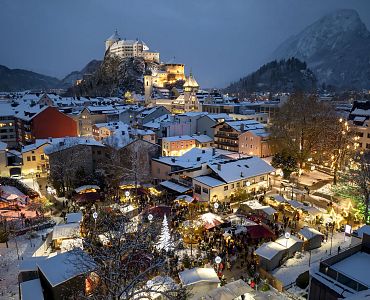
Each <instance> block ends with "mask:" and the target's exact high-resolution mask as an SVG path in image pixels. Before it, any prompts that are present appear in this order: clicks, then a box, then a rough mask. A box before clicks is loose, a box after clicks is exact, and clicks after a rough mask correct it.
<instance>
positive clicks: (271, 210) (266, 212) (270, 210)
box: [260, 206, 276, 216]
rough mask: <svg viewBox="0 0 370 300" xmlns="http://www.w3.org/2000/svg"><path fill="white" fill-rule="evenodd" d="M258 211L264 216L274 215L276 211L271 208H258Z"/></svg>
mask: <svg viewBox="0 0 370 300" xmlns="http://www.w3.org/2000/svg"><path fill="white" fill-rule="evenodd" d="M260 210H262V211H263V212H264V213H265V214H266V215H269V216H271V215H273V214H275V213H276V210H275V209H274V208H272V207H271V206H263V207H261V208H260Z"/></svg>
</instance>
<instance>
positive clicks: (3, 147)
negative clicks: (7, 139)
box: [0, 142, 8, 151]
mask: <svg viewBox="0 0 370 300" xmlns="http://www.w3.org/2000/svg"><path fill="white" fill-rule="evenodd" d="M7 148H8V145H7V144H6V143H3V142H0V151H5V150H6V149H7Z"/></svg>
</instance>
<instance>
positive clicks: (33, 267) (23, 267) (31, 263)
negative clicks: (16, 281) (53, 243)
mask: <svg viewBox="0 0 370 300" xmlns="http://www.w3.org/2000/svg"><path fill="white" fill-rule="evenodd" d="M47 258H48V257H47V256H35V257H34V256H32V257H28V258H27V259H25V260H22V261H21V262H20V263H19V272H29V271H37V262H39V261H41V260H45V259H47Z"/></svg>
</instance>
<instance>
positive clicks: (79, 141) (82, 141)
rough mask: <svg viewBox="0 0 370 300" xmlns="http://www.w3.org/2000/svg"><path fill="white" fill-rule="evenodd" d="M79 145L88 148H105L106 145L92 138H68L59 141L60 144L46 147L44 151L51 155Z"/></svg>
mask: <svg viewBox="0 0 370 300" xmlns="http://www.w3.org/2000/svg"><path fill="white" fill-rule="evenodd" d="M77 145H86V146H98V147H104V145H103V144H102V143H100V142H98V141H96V140H95V139H92V138H82V137H67V138H62V139H60V140H59V142H58V143H56V144H52V145H49V146H46V147H45V149H44V151H45V153H46V154H48V155H49V154H51V153H54V152H58V151H61V150H65V149H69V148H72V147H74V146H77Z"/></svg>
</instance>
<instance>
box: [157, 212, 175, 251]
mask: <svg viewBox="0 0 370 300" xmlns="http://www.w3.org/2000/svg"><path fill="white" fill-rule="evenodd" d="M157 248H158V249H159V250H165V251H170V250H171V249H172V248H173V243H172V240H171V234H170V230H169V228H168V222H167V217H166V215H164V218H163V223H162V230H161V235H160V236H159V242H158V244H157Z"/></svg>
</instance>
